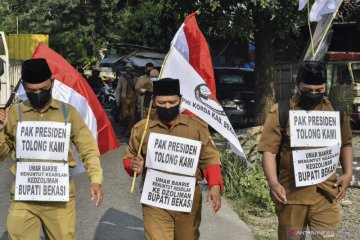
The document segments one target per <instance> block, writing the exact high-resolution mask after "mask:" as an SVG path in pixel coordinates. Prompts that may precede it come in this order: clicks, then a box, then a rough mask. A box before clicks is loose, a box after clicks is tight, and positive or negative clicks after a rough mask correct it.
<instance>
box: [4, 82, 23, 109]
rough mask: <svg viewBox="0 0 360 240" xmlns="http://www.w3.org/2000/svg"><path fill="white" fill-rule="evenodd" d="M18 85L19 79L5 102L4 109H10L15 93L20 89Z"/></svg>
mask: <svg viewBox="0 0 360 240" xmlns="http://www.w3.org/2000/svg"><path fill="white" fill-rule="evenodd" d="M20 84H21V79H19V81H18V83H17V84H16V86H15V88H14V90H13V91H12V92H11V95H10V97H9V99H8V100H7V102H6V104H5V107H4V109H6V108H8V107H10V105H11V104H12V103H13V101H14V98H15V96H16V93H17V91H18V89H19V87H20Z"/></svg>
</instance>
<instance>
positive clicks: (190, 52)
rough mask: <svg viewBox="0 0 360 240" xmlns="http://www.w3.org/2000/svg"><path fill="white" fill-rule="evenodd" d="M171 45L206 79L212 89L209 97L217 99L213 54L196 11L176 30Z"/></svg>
mask: <svg viewBox="0 0 360 240" xmlns="http://www.w3.org/2000/svg"><path fill="white" fill-rule="evenodd" d="M171 47H174V48H176V49H177V50H178V52H179V53H180V54H181V55H182V56H183V57H184V58H185V59H186V61H188V62H189V64H190V65H191V66H192V67H193V68H194V69H195V70H196V72H197V73H198V74H199V75H200V76H201V78H202V79H203V80H204V81H205V83H206V84H207V86H208V87H209V89H210V91H211V95H210V96H209V97H212V98H213V99H216V83H215V77H214V71H213V67H212V60H211V54H210V51H209V47H208V45H207V42H206V39H205V37H204V35H203V34H202V32H201V31H200V29H199V27H198V24H197V21H196V12H195V13H192V14H190V15H189V16H187V17H186V19H185V21H184V23H183V24H182V25H181V26H180V28H179V30H178V31H177V32H176V34H175V37H174V38H173V40H172V42H171Z"/></svg>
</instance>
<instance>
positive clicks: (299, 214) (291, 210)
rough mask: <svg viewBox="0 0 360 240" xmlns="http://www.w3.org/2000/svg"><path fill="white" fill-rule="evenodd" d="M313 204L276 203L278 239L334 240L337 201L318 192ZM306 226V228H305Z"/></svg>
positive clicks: (337, 214) (336, 226) (336, 227)
mask: <svg viewBox="0 0 360 240" xmlns="http://www.w3.org/2000/svg"><path fill="white" fill-rule="evenodd" d="M316 194H317V196H316V200H315V204H314V205H297V204H289V205H277V206H276V215H277V216H278V220H279V225H278V236H279V240H300V239H301V240H302V239H305V236H306V234H307V235H310V236H311V239H312V240H320V239H325V240H336V239H338V238H337V231H338V227H339V221H340V207H339V203H337V202H336V200H334V201H333V202H330V201H329V200H328V199H327V198H326V197H325V196H324V195H323V194H321V193H320V192H317V193H316ZM307 226H308V228H307Z"/></svg>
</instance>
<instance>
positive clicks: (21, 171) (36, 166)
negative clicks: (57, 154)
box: [15, 162, 69, 202]
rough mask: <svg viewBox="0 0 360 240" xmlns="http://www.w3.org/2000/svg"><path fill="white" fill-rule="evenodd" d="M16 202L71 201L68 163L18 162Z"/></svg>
mask: <svg viewBox="0 0 360 240" xmlns="http://www.w3.org/2000/svg"><path fill="white" fill-rule="evenodd" d="M15 200H20V201H59V202H66V201H69V165H68V164H67V163H49V162H18V163H17V164H16V180H15Z"/></svg>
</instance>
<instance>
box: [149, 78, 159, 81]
mask: <svg viewBox="0 0 360 240" xmlns="http://www.w3.org/2000/svg"><path fill="white" fill-rule="evenodd" d="M150 79H151V81H157V80H159V79H158V78H157V77H151V78H150Z"/></svg>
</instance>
